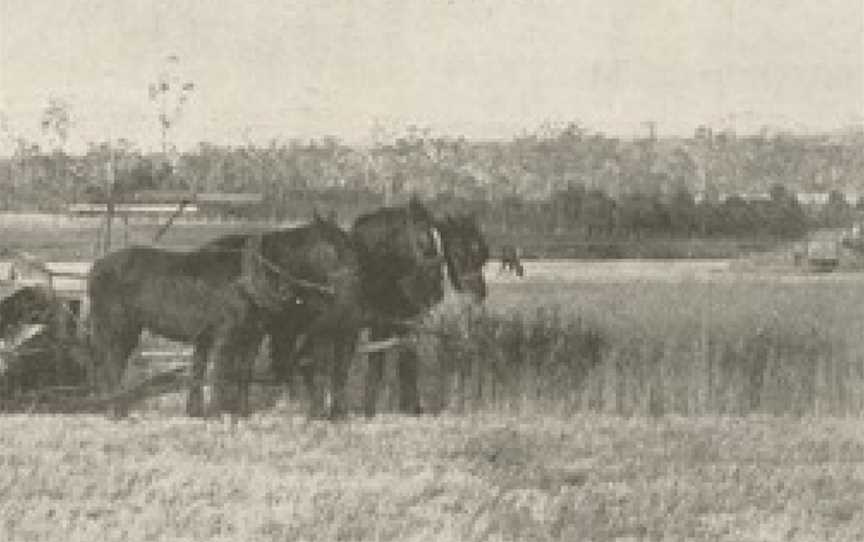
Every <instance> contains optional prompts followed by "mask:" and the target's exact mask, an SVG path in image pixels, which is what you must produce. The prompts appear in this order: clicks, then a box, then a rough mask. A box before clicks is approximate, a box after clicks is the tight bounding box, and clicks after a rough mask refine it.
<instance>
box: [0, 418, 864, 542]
mask: <svg viewBox="0 0 864 542" xmlns="http://www.w3.org/2000/svg"><path fill="white" fill-rule="evenodd" d="M0 464H2V468H0V515H2V522H0V539H2V540H16V541H18V540H34V541H36V540H52V541H53V540H68V541H77V540H81V541H88V542H89V541H92V540H101V541H111V540H127V541H136V540H242V541H257V540H508V539H509V540H514V539H515V540H660V539H676V540H680V539H688V540H719V541H724V540H728V541H736V542H737V541H740V540H793V541H794V540H808V541H812V540H832V541H843V540H861V539H862V537H864V510H862V506H861V502H862V501H864V468H862V467H864V433H862V432H861V431H860V428H859V427H858V424H857V423H853V422H844V421H836V420H830V419H820V420H818V421H817V420H806V421H801V420H798V421H793V420H791V419H787V418H773V419H769V418H745V419H742V418H737V419H733V418H691V419H683V418H675V417H673V418H665V419H662V420H657V421H648V420H646V419H638V420H637V419H630V420H624V419H620V418H612V417H604V416H597V415H593V416H576V417H572V418H567V419H556V418H552V417H549V416H545V417H502V416H500V415H494V416H467V417H442V418H437V419H432V418H423V419H407V418H393V417H384V418H381V419H378V420H375V421H373V422H356V421H355V422H348V423H344V424H339V425H331V424H327V423H306V422H303V421H301V419H299V418H292V417H283V416H279V415H275V414H268V415H265V416H260V417H255V418H253V419H252V420H250V421H248V422H244V423H242V424H241V425H240V426H238V427H237V428H236V429H234V430H233V431H232V430H231V429H230V428H228V427H226V426H224V425H222V424H221V423H219V422H212V421H211V422H199V421H190V420H187V419H182V418H164V417H152V416H151V417H144V418H139V419H135V420H132V421H128V422H122V423H116V422H110V421H107V420H105V419H101V418H99V417H84V416H78V417H60V416H57V417H33V416H30V417H27V416H7V417H4V418H2V419H0Z"/></svg>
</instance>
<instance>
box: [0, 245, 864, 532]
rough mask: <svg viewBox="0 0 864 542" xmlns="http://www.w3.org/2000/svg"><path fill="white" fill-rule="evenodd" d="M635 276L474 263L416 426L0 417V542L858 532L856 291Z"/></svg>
mask: <svg viewBox="0 0 864 542" xmlns="http://www.w3.org/2000/svg"><path fill="white" fill-rule="evenodd" d="M633 265H634V264H622V265H621V266H619V269H618V271H617V272H616V270H615V269H614V266H613V265H612V264H602V265H598V266H595V267H593V268H592V267H591V265H589V264H585V265H583V266H580V264H579V263H578V262H573V263H572V264H569V265H568V266H564V267H561V266H559V265H557V264H555V265H552V264H544V263H537V264H534V265H529V268H528V271H529V277H528V279H526V280H523V281H516V280H514V279H510V278H507V277H498V276H497V275H496V272H497V271H496V270H495V269H491V270H490V279H491V283H492V284H491V292H490V301H489V306H488V307H487V310H486V311H484V312H482V313H479V314H476V313H474V314H472V315H469V317H467V318H464V317H457V316H454V313H452V312H451V313H449V314H448V313H445V314H443V315H439V316H438V319H437V320H435V321H436V322H437V323H436V324H435V325H439V326H441V328H440V330H441V331H442V333H441V339H440V343H436V344H422V345H421V346H423V348H424V352H425V355H424V368H423V372H422V373H421V377H422V379H423V380H422V381H421V388H422V393H423V395H424V400H425V401H426V402H427V403H435V401H440V402H441V405H442V407H443V409H444V411H443V413H442V414H441V415H440V416H437V417H435V416H423V417H419V418H410V417H405V416H401V415H397V414H392V413H388V414H384V415H382V416H380V417H379V418H376V419H374V420H372V421H367V420H365V419H362V418H360V417H358V416H352V417H351V418H350V419H349V421H347V422H344V423H340V424H329V423H323V422H321V423H319V422H307V421H306V420H305V419H304V418H303V416H302V414H301V413H300V408H299V407H298V406H297V405H295V404H288V403H286V402H284V401H280V402H278V403H277V404H276V406H275V407H273V408H270V409H268V410H266V411H263V412H260V413H259V414H256V415H255V416H253V417H252V418H251V419H250V420H248V421H244V422H241V423H240V425H238V426H237V427H235V428H233V429H232V428H230V427H227V426H225V425H223V424H222V423H221V422H219V421H213V420H211V421H197V420H188V419H186V418H184V417H183V416H182V415H181V410H182V409H181V408H180V407H179V405H180V403H181V399H180V398H179V397H168V398H166V399H165V400H163V401H155V402H154V404H153V405H150V406H149V407H148V408H144V409H141V410H139V411H138V412H137V413H136V414H135V416H133V418H132V419H131V420H128V421H123V422H112V421H109V420H106V419H104V418H102V417H98V416H43V415H40V416H36V415H30V416H28V415H17V414H16V415H6V416H3V417H0V518H2V519H0V540H16V541H17V540H87V541H90V540H244V541H246V540H251V541H255V540H622V541H624V540H627V541H635V540H728V541H749V540H754V541H757V540H758V541H762V540H764V541H772V540H802V541H804V540H807V541H809V540H832V541H833V540H861V539H864V427H862V422H861V418H860V415H861V413H862V411H864V366H862V360H864V340H862V338H861V337H862V333H861V332H862V331H864V288H862V286H864V284H862V283H861V279H860V278H858V277H856V276H854V275H848V276H840V275H837V276H826V277H809V276H792V275H788V276H782V277H774V276H768V277H766V276H759V275H740V274H733V273H729V272H727V271H726V270H724V269H723V267H724V266H723V265H721V264H717V265H714V264H711V265H708V269H702V268H701V267H699V266H696V267H697V268H680V267H675V266H672V267H669V266H668V265H667V264H658V263H653V264H648V263H646V264H645V265H644V267H643V268H642V272H641V273H640V272H639V271H638V269H636V270H635V271H634V267H633ZM700 265H703V266H704V264H700ZM610 266H611V267H610ZM718 266H719V270H718V269H715V267H718ZM637 267H638V266H637ZM567 269H569V271H567ZM622 269H623V270H622ZM694 269H695V270H694ZM457 313H458V311H457ZM466 321H467V322H468V323H467V324H466V323H465V322H466ZM421 342H422V341H421ZM428 342H429V341H428V340H427V343H428ZM444 361H449V362H450V363H451V364H452V365H454V366H455V367H457V368H461V369H462V374H463V381H462V383H461V385H460V384H458V381H457V382H456V383H454V382H453V381H451V380H446V385H445V386H444V387H443V388H442V387H441V386H440V383H441V381H440V379H438V378H436V369H437V368H438V367H440V365H441V364H442V363H443V362H444ZM362 372H363V367H362V362H358V363H355V367H354V368H353V370H352V382H354V386H353V387H352V388H351V394H352V398H353V400H354V402H355V403H357V404H359V389H358V388H359V387H358V386H357V382H359V380H360V379H361V378H362ZM442 390H443V391H442ZM386 395H387V394H386V393H385V397H384V400H383V402H385V403H386V402H387V397H386ZM385 406H386V405H385Z"/></svg>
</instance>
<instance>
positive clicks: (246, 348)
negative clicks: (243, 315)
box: [235, 326, 264, 418]
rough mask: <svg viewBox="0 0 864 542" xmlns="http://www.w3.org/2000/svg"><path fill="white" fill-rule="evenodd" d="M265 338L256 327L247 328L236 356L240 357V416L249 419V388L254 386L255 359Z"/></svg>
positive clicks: (242, 332) (239, 341)
mask: <svg viewBox="0 0 864 542" xmlns="http://www.w3.org/2000/svg"><path fill="white" fill-rule="evenodd" d="M263 338H264V335H263V333H261V332H260V331H259V329H258V328H257V327H255V326H252V327H249V328H246V329H245V330H243V331H241V334H240V337H239V340H238V345H239V348H238V349H237V352H236V354H235V355H237V356H239V358H238V359H237V361H236V363H238V364H239V367H238V371H237V376H238V380H237V386H238V388H239V390H238V393H239V396H240V397H239V403H240V404H239V407H240V415H241V416H242V417H244V418H247V417H249V415H250V414H251V413H252V411H251V409H250V406H249V393H250V392H249V388H250V387H251V384H252V373H253V369H254V365H255V358H256V357H257V354H258V349H259V347H260V346H261V340H262V339H263Z"/></svg>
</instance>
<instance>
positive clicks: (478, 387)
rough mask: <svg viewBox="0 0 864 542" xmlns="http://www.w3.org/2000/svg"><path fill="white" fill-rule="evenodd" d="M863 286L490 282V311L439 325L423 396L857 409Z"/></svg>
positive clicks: (669, 409)
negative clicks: (494, 283) (442, 384)
mask: <svg viewBox="0 0 864 542" xmlns="http://www.w3.org/2000/svg"><path fill="white" fill-rule="evenodd" d="M860 282H861V281H860V279H858V280H845V281H838V280H835V279H831V278H826V280H823V281H807V282H804V283H800V282H798V281H789V282H776V281H770V280H767V279H764V280H757V279H751V280H746V281H745V280H741V281H737V282H733V281H725V282H703V281H695V280H682V281H680V282H677V283H672V282H670V283H656V282H654V283H640V282H623V283H617V284H612V283H591V282H570V283H552V282H543V281H525V282H520V283H507V284H496V285H493V289H492V292H491V293H490V301H489V302H488V303H487V307H486V310H484V311H483V312H479V313H478V312H467V313H462V314H458V313H457V314H455V315H454V314H444V315H443V316H442V317H440V318H438V319H437V320H434V322H435V325H436V328H437V333H438V334H439V335H440V336H441V339H440V340H438V339H436V340H433V339H431V338H429V337H426V338H425V339H424V340H423V342H424V343H425V346H426V352H427V355H426V356H425V361H426V363H425V365H424V367H425V371H424V373H423V374H424V376H425V383H426V384H425V386H424V393H425V395H426V397H427V402H428V403H430V404H439V403H440V402H442V400H443V402H444V403H446V404H448V405H450V406H451V407H454V406H455V407H456V409H457V410H460V409H464V408H468V409H470V408H483V409H488V408H503V409H505V410H508V411H513V410H514V408H515V409H516V410H521V409H524V408H526V407H528V408H540V409H542V410H548V409H550V408H552V409H557V410H561V411H564V412H573V411H578V410H585V409H590V410H594V411H601V412H607V413H617V414H652V415H657V414H664V413H677V414H684V415H687V414H745V413H750V412H762V413H774V414H798V415H804V414H817V415H818V414H831V415H849V414H853V415H860V414H862V413H864V336H862V334H861V330H862V329H864V288H862V285H861V284H860ZM442 369H443V370H444V373H445V374H444V376H443V377H442ZM442 381H445V382H444V386H443V387H442V386H441V382H442ZM436 386H437V387H436Z"/></svg>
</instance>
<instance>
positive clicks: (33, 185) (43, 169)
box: [0, 124, 864, 241]
mask: <svg viewBox="0 0 864 542" xmlns="http://www.w3.org/2000/svg"><path fill="white" fill-rule="evenodd" d="M112 164H113V165H112ZM112 171H113V174H112V173H111V172H112ZM861 171H864V134H862V133H848V134H844V135H840V136H798V135H792V134H785V133H775V134H769V133H768V132H767V131H765V132H763V133H761V134H757V135H748V136H737V135H736V134H734V133H731V132H728V131H726V132H714V131H712V130H711V129H709V128H705V127H703V128H700V129H698V130H697V131H696V132H695V133H694V135H693V136H692V137H689V138H656V137H653V136H652V137H646V138H643V139H637V140H621V139H617V138H612V137H607V136H605V135H603V134H599V133H589V132H587V131H585V130H583V129H582V128H580V127H579V126H578V125H576V124H567V125H562V126H544V127H542V128H541V129H539V130H538V131H537V132H536V133H533V134H526V135H523V136H520V137H517V138H514V139H512V140H509V141H471V140H467V139H465V138H454V137H442V136H437V135H433V134H431V133H429V132H428V131H424V130H420V129H414V128H412V129H409V130H407V131H406V132H405V133H404V134H402V135H399V136H395V137H391V138H389V139H388V140H387V141H381V142H378V143H376V144H374V145H371V146H367V147H363V148H361V147H358V146H349V145H347V144H344V143H342V142H340V141H338V140H336V139H333V138H325V139H321V140H312V141H292V142H290V143H286V144H277V143H275V142H274V143H272V144H270V145H269V146H263V147H262V146H240V147H228V146H217V145H211V144H206V143H202V144H200V145H199V146H198V147H197V148H196V149H195V150H193V151H188V152H182V153H176V154H173V155H170V156H164V155H161V154H145V153H142V152H141V151H140V150H139V149H137V148H136V147H135V146H134V145H133V144H132V143H130V142H129V141H125V140H121V141H117V142H112V143H102V144H94V145H91V146H90V148H89V149H88V150H87V152H86V153H84V154H81V155H75V156H72V155H69V154H67V153H65V152H63V151H62V150H60V149H55V150H53V151H50V152H46V151H45V150H43V149H40V148H39V147H38V146H37V145H34V144H31V143H28V142H25V141H19V142H18V145H17V148H16V151H15V154H14V155H13V156H12V157H11V158H6V159H2V161H0V207H2V208H3V209H6V210H10V209H27V210H34V209H39V210H46V211H49V210H50V211H59V210H62V209H64V208H65V206H66V205H67V204H69V203H73V202H97V201H104V200H106V199H107V197H108V194H109V193H110V192H111V190H112V189H111V187H110V186H111V185H110V183H109V182H108V179H110V178H112V177H113V178H114V179H116V181H115V183H114V185H113V186H114V188H113V193H114V195H115V199H116V200H120V201H122V200H130V199H131V198H132V194H133V193H135V192H136V191H140V190H187V191H206V192H214V191H221V192H256V193H261V194H263V196H264V197H263V204H260V205H255V206H246V207H243V206H221V207H218V208H217V207H214V208H212V209H210V210H209V211H208V212H212V213H218V214H233V215H239V216H248V217H250V218H272V219H291V218H300V217H302V216H305V215H308V213H309V212H311V209H312V208H314V207H319V208H332V209H335V210H337V211H338V212H339V213H340V215H342V216H346V215H347V217H350V216H352V215H355V214H357V213H359V212H362V211H364V210H366V209H370V208H373V207H375V206H377V205H380V204H382V203H384V202H385V201H391V202H398V201H402V200H404V199H405V198H407V197H408V195H409V194H419V195H421V196H422V197H424V198H426V199H427V200H430V201H434V205H435V206H440V207H441V208H454V207H461V208H470V209H473V210H476V211H478V212H479V213H480V214H481V215H482V218H483V221H484V224H485V226H486V227H487V228H489V229H490V230H491V231H494V232H501V233H506V232H512V233H514V234H519V233H520V232H522V233H525V232H535V233H554V232H558V233H562V232H566V233H570V234H573V235H578V236H579V238H581V239H587V240H591V239H601V240H602V239H620V240H628V241H633V240H640V239H647V238H658V237H659V238H719V237H722V238H753V237H772V238H793V237H797V236H800V235H801V234H803V233H804V232H806V231H807V229H808V228H813V227H822V226H836V225H841V224H847V223H849V222H850V221H851V219H852V218H853V216H854V213H853V211H854V207H855V206H856V205H857V203H858V202H857V201H851V202H847V201H846V196H844V194H847V193H852V192H857V191H858V190H859V187H860V183H861V181H862V179H861V177H860V172H861ZM831 190H833V193H832V197H831V200H830V202H829V203H828V204H827V205H822V206H819V207H818V208H813V209H808V208H805V207H802V206H801V205H799V204H798V202H797V201H796V198H795V194H796V193H797V192H799V191H811V192H812V191H823V192H827V191H831ZM862 193H864V191H862ZM753 194H761V197H760V198H756V199H754V198H751V197H748V195H753Z"/></svg>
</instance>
